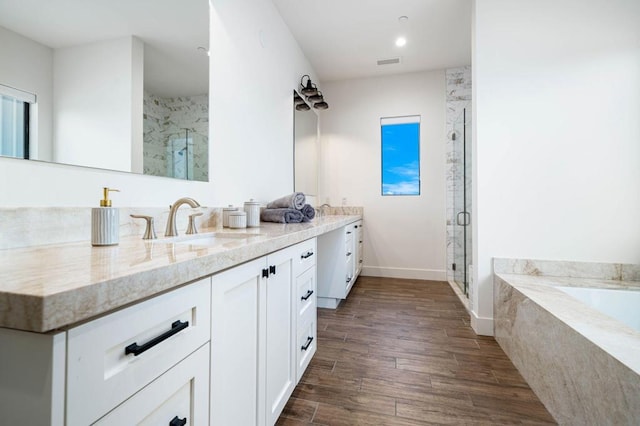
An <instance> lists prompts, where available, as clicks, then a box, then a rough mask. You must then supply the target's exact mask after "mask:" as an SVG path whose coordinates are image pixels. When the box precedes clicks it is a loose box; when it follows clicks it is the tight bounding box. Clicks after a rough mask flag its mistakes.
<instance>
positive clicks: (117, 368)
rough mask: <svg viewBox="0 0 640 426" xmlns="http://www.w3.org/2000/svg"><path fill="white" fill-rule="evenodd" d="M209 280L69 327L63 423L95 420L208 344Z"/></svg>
mask: <svg viewBox="0 0 640 426" xmlns="http://www.w3.org/2000/svg"><path fill="white" fill-rule="evenodd" d="M210 282H211V279H210V278H206V279H204V280H201V281H198V282H196V283H193V284H189V285H187V286H185V287H182V288H180V289H177V290H174V291H171V292H169V293H166V294H163V295H161V296H157V297H154V298H152V299H149V300H147V301H144V302H141V303H138V304H136V305H133V306H131V307H128V308H125V309H123V310H120V311H117V312H114V313H112V314H109V315H106V316H104V317H102V318H99V319H96V320H94V321H91V322H88V323H86V324H83V325H80V326H78V327H75V328H72V329H70V330H69V331H68V334H67V342H68V346H67V360H68V361H67V364H68V365H67V404H66V405H67V424H69V425H76V424H77V425H86V424H89V423H91V422H93V421H95V420H96V419H98V418H99V417H101V416H103V415H104V414H105V413H107V412H109V411H110V410H111V409H113V408H114V407H115V406H117V405H118V404H120V403H122V402H123V401H124V400H126V399H127V398H129V397H130V396H131V395H133V394H135V393H136V392H138V391H139V390H140V389H142V388H143V387H144V386H146V385H147V384H149V383H150V382H151V381H153V380H154V379H155V378H157V377H158V376H160V375H161V374H162V373H164V372H165V371H167V370H168V369H169V368H171V367H172V366H173V365H175V364H177V363H178V362H179V361H181V360H182V359H184V358H186V357H187V356H188V355H189V354H190V353H192V352H194V351H195V350H196V349H197V348H199V347H200V346H202V345H203V344H204V343H206V342H207V341H209V340H210V336H211V332H210V330H211V328H210V327H211V326H210V306H211V303H210V300H211V295H210V293H211V285H210Z"/></svg>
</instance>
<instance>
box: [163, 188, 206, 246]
mask: <svg viewBox="0 0 640 426" xmlns="http://www.w3.org/2000/svg"><path fill="white" fill-rule="evenodd" d="M183 204H189V205H190V206H191V208H194V209H195V208H196V207H200V204H199V203H198V202H197V201H196V200H194V199H193V198H189V197H185V198H180V199H179V200H178V201H176V202H175V203H173V205H172V206H171V208H170V209H169V217H168V218H167V229H166V230H165V232H164V236H165V237H175V236H177V235H178V231H177V230H176V213H177V212H178V208H179V207H180V206H181V205H183Z"/></svg>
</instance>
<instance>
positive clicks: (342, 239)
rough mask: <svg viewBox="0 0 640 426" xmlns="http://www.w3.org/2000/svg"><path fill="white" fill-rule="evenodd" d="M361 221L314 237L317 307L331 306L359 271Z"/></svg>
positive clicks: (349, 285)
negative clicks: (316, 251) (316, 245)
mask: <svg viewBox="0 0 640 426" xmlns="http://www.w3.org/2000/svg"><path fill="white" fill-rule="evenodd" d="M361 231H362V220H358V221H356V222H353V223H350V224H348V225H346V226H344V227H342V228H339V229H336V230H334V231H331V232H328V233H326V234H323V235H320V236H319V237H318V307H320V308H331V309H335V308H336V307H337V306H338V304H339V303H340V301H341V300H342V299H346V298H347V295H348V294H349V291H351V287H353V284H354V283H355V281H356V279H357V278H358V275H359V274H360V271H361V270H362V262H361V261H362V232H361Z"/></svg>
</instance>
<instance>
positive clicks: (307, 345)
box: [300, 336, 313, 351]
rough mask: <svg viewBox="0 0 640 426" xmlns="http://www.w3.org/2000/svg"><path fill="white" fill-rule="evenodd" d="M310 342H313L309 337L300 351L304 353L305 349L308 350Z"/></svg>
mask: <svg viewBox="0 0 640 426" xmlns="http://www.w3.org/2000/svg"><path fill="white" fill-rule="evenodd" d="M311 342H313V337H311V336H309V337H307V342H306V343H305V344H304V345H302V347H300V349H302V350H303V351H306V350H307V349H309V346H311Z"/></svg>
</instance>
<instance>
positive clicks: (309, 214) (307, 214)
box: [300, 204, 316, 222]
mask: <svg viewBox="0 0 640 426" xmlns="http://www.w3.org/2000/svg"><path fill="white" fill-rule="evenodd" d="M300 211H301V212H302V221H303V222H311V221H312V220H313V218H314V217H316V209H314V208H313V207H311V205H309V204H305V205H304V207H302V210H300Z"/></svg>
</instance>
